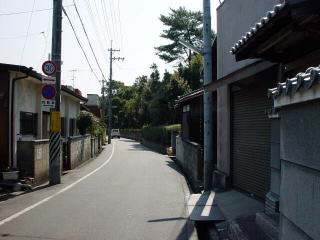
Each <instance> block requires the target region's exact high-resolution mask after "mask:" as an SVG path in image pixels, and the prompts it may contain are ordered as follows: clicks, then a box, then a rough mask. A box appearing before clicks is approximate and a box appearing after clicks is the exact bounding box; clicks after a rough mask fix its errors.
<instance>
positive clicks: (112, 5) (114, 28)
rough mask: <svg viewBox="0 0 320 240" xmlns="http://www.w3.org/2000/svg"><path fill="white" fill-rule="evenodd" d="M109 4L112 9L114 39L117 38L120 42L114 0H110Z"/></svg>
mask: <svg viewBox="0 0 320 240" xmlns="http://www.w3.org/2000/svg"><path fill="white" fill-rule="evenodd" d="M109 6H110V9H111V14H110V15H111V21H112V26H113V28H112V29H113V32H114V40H116V41H117V42H119V36H118V31H117V27H116V25H117V19H116V16H115V10H114V4H113V0H109Z"/></svg>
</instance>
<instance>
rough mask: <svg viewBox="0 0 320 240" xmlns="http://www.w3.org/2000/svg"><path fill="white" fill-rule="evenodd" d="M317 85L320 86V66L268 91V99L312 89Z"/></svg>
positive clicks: (309, 69)
mask: <svg viewBox="0 0 320 240" xmlns="http://www.w3.org/2000/svg"><path fill="white" fill-rule="evenodd" d="M316 84H320V66H318V67H311V68H308V70H307V71H306V72H305V73H298V74H297V75H296V76H295V77H294V78H291V79H290V78H289V79H287V81H286V82H283V83H278V86H277V87H276V88H272V89H269V90H268V97H269V98H273V99H276V98H277V97H278V96H280V95H289V94H291V93H296V92H298V91H299V90H300V89H310V88H311V87H312V86H314V85H316Z"/></svg>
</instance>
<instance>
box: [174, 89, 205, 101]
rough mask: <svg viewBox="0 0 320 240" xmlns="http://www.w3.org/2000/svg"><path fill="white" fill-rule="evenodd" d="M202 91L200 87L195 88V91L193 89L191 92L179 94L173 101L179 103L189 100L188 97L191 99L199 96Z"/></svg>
mask: <svg viewBox="0 0 320 240" xmlns="http://www.w3.org/2000/svg"><path fill="white" fill-rule="evenodd" d="M203 93H204V90H203V88H200V89H197V90H195V91H193V92H191V93H188V94H185V95H182V96H179V97H178V99H177V100H176V101H175V102H176V104H179V103H182V102H185V101H187V100H190V99H193V98H196V97H200V96H202V95H203Z"/></svg>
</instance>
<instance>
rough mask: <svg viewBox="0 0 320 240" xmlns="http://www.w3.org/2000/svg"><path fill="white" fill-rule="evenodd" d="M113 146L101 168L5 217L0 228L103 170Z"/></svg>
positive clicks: (108, 160) (0, 222)
mask: <svg viewBox="0 0 320 240" xmlns="http://www.w3.org/2000/svg"><path fill="white" fill-rule="evenodd" d="M114 145H115V144H114V143H113V144H112V152H111V155H110V157H109V158H108V159H107V161H105V162H104V163H103V164H102V165H101V166H99V167H98V168H96V169H95V170H93V171H92V172H90V173H88V174H87V175H85V176H83V177H82V178H80V179H78V180H77V181H75V182H74V183H72V184H70V185H68V186H67V187H65V188H63V189H61V190H60V191H58V192H56V193H54V194H53V195H51V196H49V197H47V198H45V199H42V200H41V201H39V202H37V203H35V204H33V205H31V206H29V207H27V208H25V209H23V210H21V211H20V212H17V213H15V214H13V215H11V216H10V217H7V218H5V219H3V220H2V221H0V226H2V225H3V224H5V223H8V222H10V221H12V220H13V219H15V218H17V217H19V216H21V215H22V214H24V213H26V212H29V211H30V210H32V209H34V208H36V207H38V206H39V205H41V204H42V203H45V202H47V201H49V200H50V199H52V198H54V197H56V196H58V195H60V194H61V193H63V192H65V191H67V190H69V189H70V188H72V187H74V186H75V185H77V184H78V183H79V182H82V181H83V180H85V179H86V178H88V177H90V176H91V175H92V174H94V173H96V172H97V171H99V170H100V169H101V168H103V167H104V166H106V165H107V164H108V163H109V162H110V160H111V159H112V157H113V153H114Z"/></svg>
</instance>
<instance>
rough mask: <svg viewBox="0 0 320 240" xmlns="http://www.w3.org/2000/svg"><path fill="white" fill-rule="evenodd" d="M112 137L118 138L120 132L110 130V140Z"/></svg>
mask: <svg viewBox="0 0 320 240" xmlns="http://www.w3.org/2000/svg"><path fill="white" fill-rule="evenodd" d="M114 137H117V138H120V131H119V129H112V130H111V138H114Z"/></svg>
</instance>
